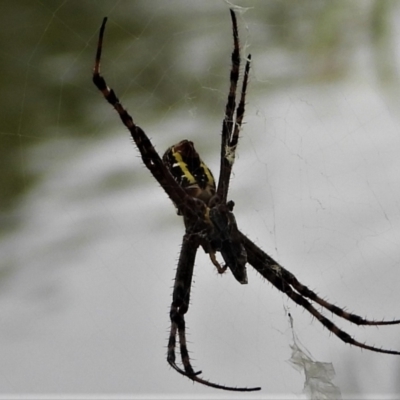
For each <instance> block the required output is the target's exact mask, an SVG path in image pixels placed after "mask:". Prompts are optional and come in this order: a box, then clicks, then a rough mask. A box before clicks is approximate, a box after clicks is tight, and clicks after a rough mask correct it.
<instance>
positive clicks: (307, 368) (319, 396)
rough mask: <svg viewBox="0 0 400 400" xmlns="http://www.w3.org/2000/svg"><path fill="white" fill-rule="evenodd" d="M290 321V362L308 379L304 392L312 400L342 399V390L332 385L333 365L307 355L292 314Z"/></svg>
mask: <svg viewBox="0 0 400 400" xmlns="http://www.w3.org/2000/svg"><path fill="white" fill-rule="evenodd" d="M289 320H290V326H291V329H292V335H293V344H292V345H290V347H291V349H292V356H291V357H290V359H289V360H288V361H289V363H290V364H291V365H292V366H293V367H294V368H295V369H296V370H297V371H299V372H301V371H304V375H305V378H306V379H305V382H304V389H303V392H304V393H305V394H306V396H307V398H308V399H311V400H325V399H328V400H330V399H332V400H336V399H342V394H341V392H340V389H339V388H338V387H337V386H335V385H334V384H333V383H332V380H333V378H334V377H335V369H334V368H333V365H332V363H326V362H320V361H315V360H314V359H313V358H312V356H311V354H310V353H308V352H307V353H308V354H306V350H305V349H304V347H303V345H302V344H301V342H300V341H299V339H298V337H297V336H296V334H295V332H294V329H293V318H292V316H291V315H290V314H289ZM303 349H304V350H303Z"/></svg>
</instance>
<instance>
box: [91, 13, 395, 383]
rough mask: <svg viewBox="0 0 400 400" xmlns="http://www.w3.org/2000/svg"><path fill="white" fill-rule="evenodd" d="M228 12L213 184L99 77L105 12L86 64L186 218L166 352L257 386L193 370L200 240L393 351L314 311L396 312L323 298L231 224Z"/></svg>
mask: <svg viewBox="0 0 400 400" xmlns="http://www.w3.org/2000/svg"><path fill="white" fill-rule="evenodd" d="M230 14H231V19H232V27H233V43H234V46H233V52H232V68H231V74H230V88H229V93H228V100H227V104H226V108H225V117H224V120H223V122H222V135H221V136H222V137H221V152H220V154H221V159H220V171H219V179H218V185H217V186H216V184H215V181H214V177H213V175H212V173H211V171H210V170H209V169H208V167H207V166H206V165H205V164H204V163H203V161H202V160H201V158H200V156H199V155H198V153H197V152H196V150H195V149H194V146H193V143H192V142H190V141H188V140H182V141H181V142H179V143H178V144H176V145H174V146H171V147H170V148H168V149H167V151H166V152H165V154H164V156H163V158H162V159H161V157H160V156H159V155H158V153H157V152H156V150H155V149H154V146H153V145H152V143H151V141H150V139H149V138H148V136H147V135H146V134H145V132H144V131H143V130H142V129H141V128H140V127H139V126H138V125H136V124H135V122H134V121H133V118H132V117H131V116H130V115H129V114H128V112H127V111H126V109H125V108H124V107H123V106H122V104H121V103H120V101H119V99H118V97H117V96H116V94H115V92H114V91H113V90H112V89H111V88H109V87H108V86H107V84H106V81H105V80H104V78H103V77H102V76H101V75H100V58H101V50H102V44H103V35H104V29H105V24H106V21H107V18H104V20H103V24H102V26H101V28H100V35H99V42H98V48H97V54H96V61H95V66H94V70H93V82H94V84H95V85H96V87H97V88H98V89H99V90H100V91H101V92H102V94H103V95H104V97H105V98H106V100H107V101H108V102H109V103H110V104H111V105H112V106H113V107H114V108H115V110H116V111H117V112H118V114H119V116H120V118H121V120H122V122H123V124H124V125H125V126H126V127H127V128H128V129H129V132H130V133H131V136H132V138H133V140H134V141H135V143H136V145H137V147H138V149H139V151H140V154H141V156H142V160H143V162H144V164H145V165H146V167H147V168H148V169H149V170H150V172H151V173H152V175H153V176H154V178H155V179H156V180H157V181H158V183H159V184H160V185H161V187H162V188H163V189H164V191H165V192H166V194H167V195H168V197H169V198H170V199H171V200H172V202H173V203H174V204H175V206H176V208H177V210H178V214H179V215H182V216H183V220H184V223H185V234H184V236H183V240H182V248H181V252H180V256H179V261H178V267H177V269H176V275H175V284H174V289H173V293H172V304H171V309H170V320H171V331H170V335H169V340H168V351H167V360H168V362H169V364H170V365H171V366H172V367H173V368H174V369H175V370H176V371H177V372H179V373H180V374H182V375H184V376H186V377H188V378H189V379H191V380H192V381H195V382H199V383H202V384H204V385H207V386H211V387H213V388H217V389H224V390H233V391H253V390H260V388H259V387H253V388H247V387H231V386H225V385H220V384H216V383H213V382H210V381H207V380H205V379H203V378H200V377H199V374H200V373H201V371H199V372H195V371H194V370H193V368H192V365H191V362H190V358H189V352H188V348H187V345H186V328H185V318H184V316H185V314H186V312H187V311H188V309H189V300H190V289H191V285H192V276H193V268H194V263H195V259H196V253H197V250H198V248H199V247H202V248H203V250H204V251H205V252H206V253H208V254H209V256H210V259H211V261H212V263H213V264H214V265H215V266H216V268H217V270H218V272H220V273H223V272H225V271H226V269H227V268H229V269H230V270H231V272H232V274H233V276H234V277H235V278H236V280H238V281H239V282H240V283H247V274H246V263H248V264H249V265H251V266H252V267H253V268H254V269H255V270H256V271H257V272H258V273H259V274H260V275H261V276H263V277H264V278H265V279H267V280H268V281H269V282H270V283H271V284H272V285H273V286H275V287H276V288H277V289H278V290H280V291H281V292H283V293H285V294H286V295H287V296H288V297H289V298H290V299H291V300H293V301H294V302H295V303H296V304H298V305H299V306H301V307H303V308H304V309H306V310H307V311H308V312H309V313H310V314H311V315H312V316H313V317H315V318H316V319H317V320H318V321H319V322H320V323H321V324H322V325H323V326H325V327H326V328H327V329H329V331H331V332H332V333H333V334H335V335H336V336H337V337H338V338H339V339H340V340H342V341H343V342H345V343H349V344H351V345H353V346H357V347H359V348H362V349H366V350H370V351H375V352H378V353H386V354H396V355H400V352H398V351H394V350H386V349H382V348H379V347H375V346H370V345H367V344H364V343H361V342H359V341H357V340H355V339H354V338H352V337H351V336H350V335H349V334H348V333H346V332H345V331H343V330H342V329H340V328H339V327H337V326H336V325H335V324H334V323H333V322H332V321H331V320H330V319H328V318H327V317H325V316H324V315H323V314H322V311H318V309H317V308H316V304H317V305H319V306H320V307H321V308H322V309H323V308H325V309H326V310H328V311H330V312H331V313H333V314H335V315H337V316H339V317H341V318H343V319H345V320H347V321H350V322H351V323H354V324H357V325H375V326H376V325H391V324H400V320H392V321H375V320H368V319H365V318H362V317H360V316H358V315H356V314H351V313H349V312H347V311H344V309H343V308H340V307H338V306H335V305H334V304H332V303H329V302H327V301H326V300H324V299H323V298H321V297H319V296H318V295H317V294H316V293H315V292H313V291H312V290H310V289H308V288H307V286H305V285H303V284H302V283H300V282H299V281H298V280H297V278H296V277H295V276H294V275H293V274H292V273H291V272H289V271H288V270H287V269H285V268H284V267H282V266H281V265H280V264H279V263H278V262H276V261H275V260H274V259H273V258H272V257H270V256H269V255H268V254H266V253H265V252H264V251H263V250H261V249H260V248H259V247H258V246H256V245H255V244H254V243H253V242H252V241H251V240H250V239H249V238H247V236H245V235H244V234H243V233H242V232H240V230H239V229H238V227H237V224H236V219H235V216H234V215H233V206H234V204H233V202H232V201H227V196H228V189H229V180H230V175H231V172H232V167H233V163H234V161H235V152H236V148H237V144H238V139H239V131H240V129H241V126H242V120H243V116H244V111H245V97H246V90H247V82H248V77H249V70H250V55H248V57H247V60H246V64H245V67H244V73H243V82H242V87H241V92H240V96H239V102H238V105H237V107H236V89H237V85H238V81H239V71H240V52H239V34H238V28H237V22H236V16H235V13H234V11H233V10H230ZM217 253H220V254H221V256H222V258H223V260H224V262H225V265H224V266H221V265H220V264H219V262H218V261H217V258H216V254H217ZM177 336H178V337H179V348H180V354H181V360H182V365H183V369H182V368H181V367H179V366H178V365H177V364H176V356H175V349H176V337H177Z"/></svg>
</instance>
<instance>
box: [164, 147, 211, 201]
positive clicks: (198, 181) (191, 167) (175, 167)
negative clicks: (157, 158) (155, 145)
mask: <svg viewBox="0 0 400 400" xmlns="http://www.w3.org/2000/svg"><path fill="white" fill-rule="evenodd" d="M163 162H164V164H165V166H166V167H167V168H168V170H169V171H170V172H171V174H172V176H173V177H174V179H175V181H176V182H178V184H179V185H180V186H181V187H182V188H183V189H185V191H186V192H187V193H188V194H189V195H190V196H192V197H196V198H197V199H200V200H202V201H204V203H206V204H207V205H208V203H209V201H210V199H211V198H212V197H213V196H214V195H215V180H214V176H213V174H212V172H211V171H210V169H209V168H208V167H207V165H206V164H204V162H203V161H202V160H201V158H200V156H199V154H198V153H197V151H196V150H195V148H194V145H193V142H191V141H189V140H182V141H181V142H179V143H177V144H175V145H173V146H171V147H169V148H168V149H167V151H166V152H165V153H164V155H163Z"/></svg>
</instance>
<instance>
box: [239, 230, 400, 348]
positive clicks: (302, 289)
mask: <svg viewBox="0 0 400 400" xmlns="http://www.w3.org/2000/svg"><path fill="white" fill-rule="evenodd" d="M240 235H241V238H242V243H243V245H244V247H245V249H246V252H247V260H248V262H249V264H250V265H251V266H252V267H253V268H254V269H255V270H256V271H257V272H259V273H260V274H261V275H262V276H263V277H264V278H265V279H267V280H268V281H269V282H270V283H272V285H273V286H275V287H276V288H277V289H278V290H280V291H281V292H283V293H285V294H286V295H287V296H288V297H289V298H291V299H292V300H293V301H294V302H295V303H297V304H298V305H299V306H301V307H303V308H305V309H306V310H307V311H308V312H309V313H310V314H311V315H313V316H314V317H315V318H316V319H317V320H318V321H319V322H320V323H321V324H322V325H324V326H325V327H326V328H327V329H328V330H329V331H331V332H332V333H333V334H334V335H336V336H337V337H338V338H339V339H340V340H342V341H343V342H345V343H349V344H351V345H353V346H356V347H360V348H362V349H366V350H370V351H374V352H377V353H385V354H394V355H400V351H395V350H387V349H382V348H379V347H375V346H369V345H367V344H365V343H361V342H358V341H357V340H355V339H353V338H352V337H351V336H350V335H349V334H348V333H347V332H345V331H343V330H342V329H340V328H339V327H338V326H336V325H335V324H334V323H333V322H332V321H331V320H329V319H328V318H326V317H325V316H324V315H322V314H321V313H320V312H319V311H318V310H316V309H315V307H314V306H313V305H312V304H311V303H310V302H309V301H308V300H307V299H306V298H305V297H309V298H310V299H311V298H313V300H314V301H315V302H317V303H318V304H320V305H322V306H323V307H325V308H327V309H328V310H330V311H332V312H334V313H335V314H337V315H339V316H340V317H342V318H344V319H347V320H349V321H350V322H353V323H355V324H359V325H361V324H362V325H389V324H399V323H400V321H399V320H393V321H369V320H366V319H364V318H362V317H359V316H358V315H355V314H349V313H346V312H345V311H344V310H342V309H340V308H339V307H337V306H334V305H333V304H330V303H328V302H326V301H325V300H323V299H321V298H319V297H318V296H317V295H316V294H315V293H314V292H312V291H311V290H310V289H308V288H307V287H306V286H304V285H302V284H300V282H298V281H297V279H295V281H297V282H295V281H294V280H293V277H294V276H293V274H291V273H290V272H289V271H287V270H286V269H285V268H283V267H282V266H280V265H279V264H278V263H277V262H276V261H275V260H274V259H273V258H271V257H270V256H268V255H267V254H266V253H265V252H264V251H262V250H261V249H260V248H259V247H258V246H256V245H255V244H254V243H253V242H252V241H251V240H250V239H248V238H247V237H246V236H245V235H244V234H243V233H241V232H240ZM293 282H294V283H295V285H294V284H293ZM292 286H293V287H294V289H295V290H298V292H299V293H297V292H296V291H295V290H293V288H292ZM296 286H297V287H296ZM305 293H307V295H306V294H305ZM303 296H304V297H303ZM317 299H318V301H317ZM355 321H358V322H355Z"/></svg>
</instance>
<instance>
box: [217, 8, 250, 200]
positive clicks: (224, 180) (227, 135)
mask: <svg viewBox="0 0 400 400" xmlns="http://www.w3.org/2000/svg"><path fill="white" fill-rule="evenodd" d="M230 13H231V19H232V28H233V52H232V57H231V60H232V68H231V74H230V87H229V94H228V101H227V103H226V108H225V118H224V121H223V123H222V137H221V161H220V174H219V179H218V188H217V194H218V196H219V198H220V200H221V202H222V203H226V200H227V195H228V189H229V179H230V176H231V171H232V166H233V163H234V161H235V152H236V146H237V143H238V138H239V131H240V127H241V125H242V120H243V116H244V111H245V98H246V90H247V83H248V77H249V71H250V59H251V56H250V55H249V56H248V59H247V62H246V66H245V71H244V77H243V83H242V91H241V96H240V101H239V106H238V108H237V110H236V120H235V121H234V120H233V118H234V114H235V109H236V88H237V84H238V81H239V71H240V49H239V32H238V27H237V21H236V15H235V12H234V11H233V10H232V9H231V10H230Z"/></svg>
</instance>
